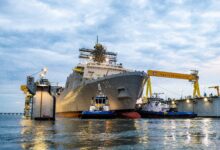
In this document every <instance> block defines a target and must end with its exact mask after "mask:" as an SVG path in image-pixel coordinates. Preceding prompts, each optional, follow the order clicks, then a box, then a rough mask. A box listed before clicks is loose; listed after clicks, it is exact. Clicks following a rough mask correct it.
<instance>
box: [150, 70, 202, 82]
mask: <svg viewBox="0 0 220 150" xmlns="http://www.w3.org/2000/svg"><path fill="white" fill-rule="evenodd" d="M147 74H148V76H154V77H163V78H175V79H185V80H189V81H195V80H197V79H198V76H196V75H192V74H183V73H174V72H165V71H157V70H148V71H147Z"/></svg>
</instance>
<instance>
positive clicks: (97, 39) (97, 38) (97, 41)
mask: <svg viewBox="0 0 220 150" xmlns="http://www.w3.org/2000/svg"><path fill="white" fill-rule="evenodd" d="M98 43H99V36H98V35H97V37H96V44H98Z"/></svg>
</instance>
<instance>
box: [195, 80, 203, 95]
mask: <svg viewBox="0 0 220 150" xmlns="http://www.w3.org/2000/svg"><path fill="white" fill-rule="evenodd" d="M196 96H198V97H201V94H200V89H199V81H198V80H196V81H195V82H194V89H193V97H196Z"/></svg>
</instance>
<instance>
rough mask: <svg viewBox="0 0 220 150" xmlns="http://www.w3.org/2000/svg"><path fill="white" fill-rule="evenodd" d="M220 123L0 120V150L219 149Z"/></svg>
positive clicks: (204, 120)
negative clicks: (3, 149) (12, 149)
mask: <svg viewBox="0 0 220 150" xmlns="http://www.w3.org/2000/svg"><path fill="white" fill-rule="evenodd" d="M219 124H220V119H177V120H174V119H137V120H125V119H115V120H80V119H65V118H58V119H57V120H56V121H55V122H51V121H42V122H39V121H31V120H19V119H15V120H12V119H10V120H1V119H0V149H2V148H5V149H11V148H14V149H40V150H44V149H97V148H98V149H131V148H135V149H207V148H210V149H218V145H219V144H220V126H219Z"/></svg>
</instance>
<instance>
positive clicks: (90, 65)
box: [56, 41, 147, 117]
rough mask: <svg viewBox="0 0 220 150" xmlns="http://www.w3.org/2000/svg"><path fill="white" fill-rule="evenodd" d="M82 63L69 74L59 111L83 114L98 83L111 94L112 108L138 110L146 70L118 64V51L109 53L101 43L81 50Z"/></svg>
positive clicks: (57, 109) (87, 108) (94, 93)
mask: <svg viewBox="0 0 220 150" xmlns="http://www.w3.org/2000/svg"><path fill="white" fill-rule="evenodd" d="M79 52H80V55H79V58H80V59H81V60H82V61H83V62H81V63H79V64H78V65H77V66H76V67H75V68H74V69H73V72H72V73H71V74H70V75H69V76H68V77H67V81H66V85H65V87H64V88H63V90H62V92H60V94H59V95H58V96H57V102H56V114H57V115H58V116H64V117H79V115H80V114H81V112H82V111H85V110H89V107H90V105H91V99H92V98H93V97H95V95H96V94H97V91H98V84H100V85H101V87H102V90H103V92H104V93H105V94H106V95H107V96H108V99H109V107H110V110H113V111H119V112H127V111H128V112H129V111H132V110H134V109H135V104H136V101H137V99H139V98H140V97H141V96H142V92H143V88H144V85H145V82H146V79H147V75H146V73H145V72H140V71H132V70H128V69H125V68H124V67H123V66H122V64H118V63H117V54H116V53H113V52H108V51H107V50H106V48H105V47H104V46H103V45H102V44H100V43H98V41H97V43H96V44H95V46H94V49H85V48H81V49H79Z"/></svg>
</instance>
